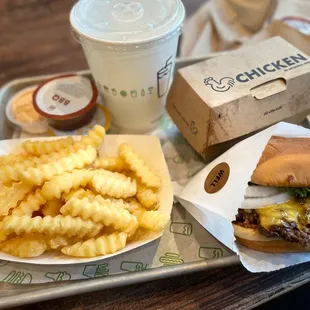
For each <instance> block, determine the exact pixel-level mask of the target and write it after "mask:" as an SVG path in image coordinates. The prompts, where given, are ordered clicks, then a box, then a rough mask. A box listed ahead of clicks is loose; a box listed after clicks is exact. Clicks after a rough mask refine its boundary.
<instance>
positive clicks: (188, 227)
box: [170, 222, 193, 236]
mask: <svg viewBox="0 0 310 310" xmlns="http://www.w3.org/2000/svg"><path fill="white" fill-rule="evenodd" d="M170 232H171V233H173V234H178V235H183V236H191V235H192V232H193V226H192V224H191V223H176V222H172V223H171V224H170Z"/></svg>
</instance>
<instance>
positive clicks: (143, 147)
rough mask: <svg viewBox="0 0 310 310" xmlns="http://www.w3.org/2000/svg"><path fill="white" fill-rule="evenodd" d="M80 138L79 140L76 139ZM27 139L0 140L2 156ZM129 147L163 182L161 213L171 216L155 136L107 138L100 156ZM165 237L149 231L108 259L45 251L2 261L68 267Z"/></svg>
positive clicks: (3, 257)
mask: <svg viewBox="0 0 310 310" xmlns="http://www.w3.org/2000/svg"><path fill="white" fill-rule="evenodd" d="M76 138H77V139H78V137H76ZM52 139H55V138H37V139H32V140H52ZM23 141H24V140H6V141H0V155H5V154H8V153H11V152H13V151H15V150H16V149H18V148H19V146H20V144H21V142H23ZM124 142H125V143H128V144H130V145H131V146H132V147H133V148H134V149H135V150H136V151H137V153H138V154H139V155H140V156H141V157H142V158H143V159H144V160H145V162H146V164H147V165H149V166H150V167H151V168H152V169H153V170H154V171H155V172H156V173H157V175H158V176H159V177H160V178H161V179H162V190H161V192H160V195H159V202H160V209H159V211H160V212H162V213H166V214H169V215H170V213H171V210H172V206H173V194H172V186H171V181H170V176H169V171H168V168H167V165H166V162H165V158H164V155H163V152H162V148H161V145H160V142H159V139H158V138H157V137H155V136H134V135H132V136H127V135H107V136H106V137H105V140H104V142H103V144H102V145H101V147H100V150H99V155H100V157H103V156H108V157H111V156H117V149H118V146H119V145H120V144H121V143H124ZM161 236H162V232H158V233H157V232H156V233H155V232H149V233H147V235H143V236H140V237H139V239H137V240H135V241H134V242H131V243H129V244H128V245H127V246H126V247H125V248H124V249H122V250H120V251H118V252H116V253H114V254H111V255H105V256H98V257H94V258H87V259H84V258H75V257H68V256H64V255H62V254H61V253H59V252H46V253H44V254H43V255H41V256H40V257H37V258H18V257H15V256H11V255H8V254H5V253H2V252H0V260H8V261H14V262H19V263H28V264H38V265H65V264H78V263H88V262H94V261H98V260H102V259H106V258H111V257H113V256H116V255H119V254H122V253H125V252H128V251H131V250H133V249H136V248H139V247H141V246H143V245H145V244H148V243H150V242H152V241H154V240H156V239H158V238H160V237H161Z"/></svg>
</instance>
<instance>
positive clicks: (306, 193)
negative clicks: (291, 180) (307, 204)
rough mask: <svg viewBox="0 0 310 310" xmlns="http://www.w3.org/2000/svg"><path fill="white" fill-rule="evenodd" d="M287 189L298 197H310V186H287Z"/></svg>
mask: <svg viewBox="0 0 310 310" xmlns="http://www.w3.org/2000/svg"><path fill="white" fill-rule="evenodd" d="M285 190H286V191H288V192H290V193H291V194H292V195H294V196H295V197H297V198H307V197H310V187H287V188H285Z"/></svg>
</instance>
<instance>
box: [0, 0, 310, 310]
mask: <svg viewBox="0 0 310 310" xmlns="http://www.w3.org/2000/svg"><path fill="white" fill-rule="evenodd" d="M74 2H75V1H73V0H2V1H0V38H1V40H0V85H3V83H5V82H7V81H10V80H11V79H14V78H19V77H27V76H32V75H39V74H48V73H56V72H61V71H72V70H81V69H86V68H87V64H86V62H85V59H84V55H83V53H82V50H81V47H80V45H79V44H78V43H77V42H76V41H74V39H73V38H72V36H71V34H70V25H69V22H68V13H69V11H70V8H71V7H72V5H73V3H74ZM184 2H185V4H186V6H187V8H188V9H189V11H190V12H192V11H194V9H196V8H197V7H198V5H199V4H200V3H201V2H202V0H184ZM309 278H310V264H303V265H299V266H296V267H293V268H289V269H286V270H283V271H279V272H274V273H269V274H250V273H249V272H247V271H246V270H245V269H244V268H243V267H241V266H237V267H230V268H227V269H219V270H213V271H209V272H200V273H199V274H193V275H189V276H181V277H177V278H171V279H165V280H160V281H155V282H151V283H147V284H140V285H134V286H129V287H124V288H116V289H111V290H107V291H100V292H96V293H91V294H85V295H80V296H75V297H68V298H64V299H59V300H54V301H48V302H43V303H40V304H36V305H31V306H24V307H22V309H45V308H48V309H57V310H62V309H101V308H104V309H137V310H138V309H146V308H148V309H166V310H169V309H249V308H250V307H254V306H255V305H257V304H259V303H261V302H265V301H268V299H270V298H272V297H274V296H277V295H279V294H280V293H285V292H287V291H288V290H290V289H291V288H295V287H298V286H299V285H301V284H304V283H306V282H308V279H309Z"/></svg>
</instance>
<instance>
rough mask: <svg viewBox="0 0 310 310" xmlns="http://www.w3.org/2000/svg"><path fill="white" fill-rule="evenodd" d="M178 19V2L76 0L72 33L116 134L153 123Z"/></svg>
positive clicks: (168, 74)
mask: <svg viewBox="0 0 310 310" xmlns="http://www.w3.org/2000/svg"><path fill="white" fill-rule="evenodd" d="M184 17H185V9H184V6H183V4H182V2H181V0H136V1H130V0H80V1H79V2H78V3H77V4H76V5H75V6H74V7H73V9H72V11H71V15H70V21H71V25H72V28H73V31H74V34H75V35H76V37H77V38H78V40H79V41H80V42H81V44H82V47H83V50H84V53H85V55H86V59H87V61H88V64H89V67H90V69H91V72H92V75H93V77H94V79H95V81H96V83H97V87H98V90H99V92H100V94H101V96H102V98H103V100H104V103H105V105H106V107H107V108H108V109H109V111H110V113H111V115H112V123H113V125H114V126H116V127H118V128H119V129H120V130H121V131H123V132H129V133H143V132H147V131H149V130H152V129H153V128H155V127H156V126H157V125H158V123H159V121H160V118H161V116H162V113H163V110H164V105H165V102H166V98H167V94H168V91H169V87H170V85H171V82H172V78H173V70H174V66H175V58H176V52H177V46H178V41H179V36H180V33H181V29H182V24H183V21H184Z"/></svg>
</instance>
